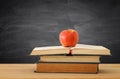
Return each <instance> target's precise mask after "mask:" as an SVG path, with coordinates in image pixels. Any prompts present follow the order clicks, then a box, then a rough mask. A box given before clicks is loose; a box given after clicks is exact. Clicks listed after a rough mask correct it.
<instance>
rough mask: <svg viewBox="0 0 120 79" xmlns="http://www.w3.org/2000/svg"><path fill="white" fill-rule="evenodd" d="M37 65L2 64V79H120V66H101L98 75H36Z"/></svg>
mask: <svg viewBox="0 0 120 79" xmlns="http://www.w3.org/2000/svg"><path fill="white" fill-rule="evenodd" d="M35 66H36V65H35V64H0V79H120V64H100V65H99V68H100V72H99V73H98V74H75V73H34V70H35Z"/></svg>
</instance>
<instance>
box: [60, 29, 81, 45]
mask: <svg viewBox="0 0 120 79" xmlns="http://www.w3.org/2000/svg"><path fill="white" fill-rule="evenodd" d="M59 40H60V43H61V44H62V46H64V47H74V46H75V45H76V44H77V43H78V40H79V34H78V32H77V31H76V30H74V29H67V30H63V31H61V33H60V34H59Z"/></svg>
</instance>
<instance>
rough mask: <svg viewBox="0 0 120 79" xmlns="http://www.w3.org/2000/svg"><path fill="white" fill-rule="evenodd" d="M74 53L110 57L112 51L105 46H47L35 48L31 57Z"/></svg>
mask: <svg viewBox="0 0 120 79" xmlns="http://www.w3.org/2000/svg"><path fill="white" fill-rule="evenodd" d="M70 50H71V51H72V54H73V55H110V50H109V49H107V48H105V47H103V46H96V45H84V44H77V45H76V46H75V47H63V46H47V47H35V48H34V49H33V50H32V53H31V55H64V54H68V53H69V52H70Z"/></svg>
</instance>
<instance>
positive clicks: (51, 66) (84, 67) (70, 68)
mask: <svg viewBox="0 0 120 79" xmlns="http://www.w3.org/2000/svg"><path fill="white" fill-rule="evenodd" d="M98 65H99V64H98V63H89V64H88V63H47V62H40V63H37V64H36V72H39V73H48V72H49V73H97V72H98Z"/></svg>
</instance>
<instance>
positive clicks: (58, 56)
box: [31, 44, 110, 73]
mask: <svg viewBox="0 0 120 79" xmlns="http://www.w3.org/2000/svg"><path fill="white" fill-rule="evenodd" d="M31 55H40V60H39V62H37V63H36V72H65V73H68V72H72V73H97V72H98V71H99V63H100V57H101V56H102V55H110V50H109V49H107V48H105V47H103V46H95V45H84V44H77V45H76V46H75V47H62V46H47V47H35V48H34V49H33V51H32V53H31Z"/></svg>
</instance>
